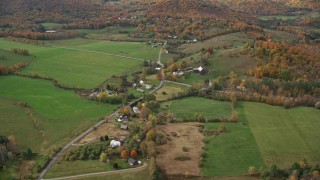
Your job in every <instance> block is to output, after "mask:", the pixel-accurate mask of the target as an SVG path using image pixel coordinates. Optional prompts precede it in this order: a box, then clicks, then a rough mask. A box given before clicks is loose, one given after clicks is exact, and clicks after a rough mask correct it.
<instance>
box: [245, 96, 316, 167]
mask: <svg viewBox="0 0 320 180" xmlns="http://www.w3.org/2000/svg"><path fill="white" fill-rule="evenodd" d="M240 105H241V106H242V107H243V109H244V111H243V113H244V116H246V119H247V120H248V122H249V125H250V128H251V130H252V133H253V134H254V136H255V139H256V141H257V145H258V147H259V150H260V152H261V155H262V158H263V160H264V162H265V164H266V165H271V164H277V165H279V166H280V167H288V166H290V165H291V164H292V163H294V162H299V161H300V160H302V159H303V158H305V159H306V160H307V161H308V162H309V163H310V164H316V163H319V162H320V143H319V138H320V131H319V128H320V118H319V117H320V111H319V110H317V109H314V108H307V107H296V108H292V109H289V110H288V109H284V108H282V107H276V106H270V105H265V104H260V103H250V102H243V103H241V104H240Z"/></svg>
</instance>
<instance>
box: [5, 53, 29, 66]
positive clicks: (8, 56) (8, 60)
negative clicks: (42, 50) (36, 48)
mask: <svg viewBox="0 0 320 180" xmlns="http://www.w3.org/2000/svg"><path fill="white" fill-rule="evenodd" d="M33 59H34V57H33V56H24V55H21V54H15V53H13V52H12V51H7V50H2V49H0V65H4V66H13V65H15V64H17V63H20V62H24V63H30V62H32V60H33Z"/></svg>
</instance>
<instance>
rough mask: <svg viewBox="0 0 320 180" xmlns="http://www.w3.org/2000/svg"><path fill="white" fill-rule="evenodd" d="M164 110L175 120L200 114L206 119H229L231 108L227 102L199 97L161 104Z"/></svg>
mask: <svg viewBox="0 0 320 180" xmlns="http://www.w3.org/2000/svg"><path fill="white" fill-rule="evenodd" d="M161 107H162V108H163V109H165V110H170V111H171V112H172V113H174V114H175V115H176V117H177V119H183V118H184V117H187V118H191V117H193V116H194V114H195V113H201V114H203V115H204V116H205V117H206V118H219V117H222V116H224V117H229V116H230V114H231V106H230V103H229V102H222V101H215V100H211V99H205V98H200V97H188V98H183V99H179V100H174V101H168V102H164V103H162V104H161Z"/></svg>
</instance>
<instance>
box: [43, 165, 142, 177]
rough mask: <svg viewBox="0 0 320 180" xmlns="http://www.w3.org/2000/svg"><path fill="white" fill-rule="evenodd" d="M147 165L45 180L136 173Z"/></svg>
mask: <svg viewBox="0 0 320 180" xmlns="http://www.w3.org/2000/svg"><path fill="white" fill-rule="evenodd" d="M147 165H148V164H147V163H144V164H143V165H142V166H139V167H135V168H129V169H121V170H114V171H103V172H97V173H88V174H79V175H74V176H65V177H58V178H49V179H44V180H64V179H75V178H83V177H91V176H98V175H106V174H118V173H128V172H135V171H139V170H142V169H144V168H146V167H147Z"/></svg>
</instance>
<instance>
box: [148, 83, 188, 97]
mask: <svg viewBox="0 0 320 180" xmlns="http://www.w3.org/2000/svg"><path fill="white" fill-rule="evenodd" d="M187 90H188V87H186V86H181V85H178V84H173V83H166V84H165V85H164V86H163V87H162V88H160V89H159V90H158V91H156V92H155V93H154V95H155V96H156V100H157V101H167V100H169V99H170V98H172V97H174V96H176V95H177V94H178V93H183V92H186V91H187Z"/></svg>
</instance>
